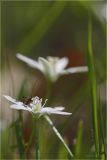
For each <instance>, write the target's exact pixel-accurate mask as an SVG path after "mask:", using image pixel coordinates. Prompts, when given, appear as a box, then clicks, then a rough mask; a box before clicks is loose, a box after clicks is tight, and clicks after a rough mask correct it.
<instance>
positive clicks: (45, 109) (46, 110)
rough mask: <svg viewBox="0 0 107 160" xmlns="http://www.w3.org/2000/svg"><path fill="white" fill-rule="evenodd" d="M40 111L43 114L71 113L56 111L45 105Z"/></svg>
mask: <svg viewBox="0 0 107 160" xmlns="http://www.w3.org/2000/svg"><path fill="white" fill-rule="evenodd" d="M42 112H43V113H45V114H60V115H71V114H72V113H68V112H61V111H57V110H56V109H54V108H50V107H46V108H42Z"/></svg>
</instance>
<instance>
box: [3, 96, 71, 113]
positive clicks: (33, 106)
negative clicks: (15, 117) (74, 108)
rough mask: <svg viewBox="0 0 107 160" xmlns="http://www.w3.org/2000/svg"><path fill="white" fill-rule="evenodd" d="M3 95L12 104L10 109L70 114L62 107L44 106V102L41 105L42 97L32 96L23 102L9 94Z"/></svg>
mask: <svg viewBox="0 0 107 160" xmlns="http://www.w3.org/2000/svg"><path fill="white" fill-rule="evenodd" d="M4 97H5V98H6V99H7V100H8V101H10V102H12V103H13V104H12V105H11V106H10V107H11V108H12V109H17V110H26V111H29V112H31V113H33V114H38V115H39V116H41V115H47V114H60V115H71V114H72V113H68V112H63V110H64V107H62V106H59V107H54V108H52V107H45V104H46V101H47V99H46V100H45V103H44V104H43V105H42V99H39V97H33V98H31V101H30V103H29V104H25V103H23V102H19V101H16V100H15V99H13V98H11V97H10V96H7V95H4Z"/></svg>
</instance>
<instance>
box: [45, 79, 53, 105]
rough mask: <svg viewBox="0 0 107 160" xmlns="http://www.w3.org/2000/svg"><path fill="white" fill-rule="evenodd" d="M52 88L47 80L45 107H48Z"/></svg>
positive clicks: (51, 84)
mask: <svg viewBox="0 0 107 160" xmlns="http://www.w3.org/2000/svg"><path fill="white" fill-rule="evenodd" d="M52 86H53V83H52V82H51V81H50V80H49V79H47V88H46V96H45V99H48V102H47V105H49V103H50V101H51V93H52V92H51V91H52Z"/></svg>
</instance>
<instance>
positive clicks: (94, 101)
mask: <svg viewBox="0 0 107 160" xmlns="http://www.w3.org/2000/svg"><path fill="white" fill-rule="evenodd" d="M91 23H92V22H91V19H90V17H89V20H88V54H87V60H88V66H89V79H90V84H91V94H92V112H93V115H92V116H93V128H94V138H95V149H96V157H97V158H98V156H99V125H98V104H97V83H96V75H95V68H94V57H93V49H92V24H91Z"/></svg>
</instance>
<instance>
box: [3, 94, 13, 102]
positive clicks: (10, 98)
mask: <svg viewBox="0 0 107 160" xmlns="http://www.w3.org/2000/svg"><path fill="white" fill-rule="evenodd" d="M3 96H4V97H5V98H6V99H7V100H8V101H10V102H12V103H15V102H16V99H13V98H12V97H10V96H7V95H3Z"/></svg>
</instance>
